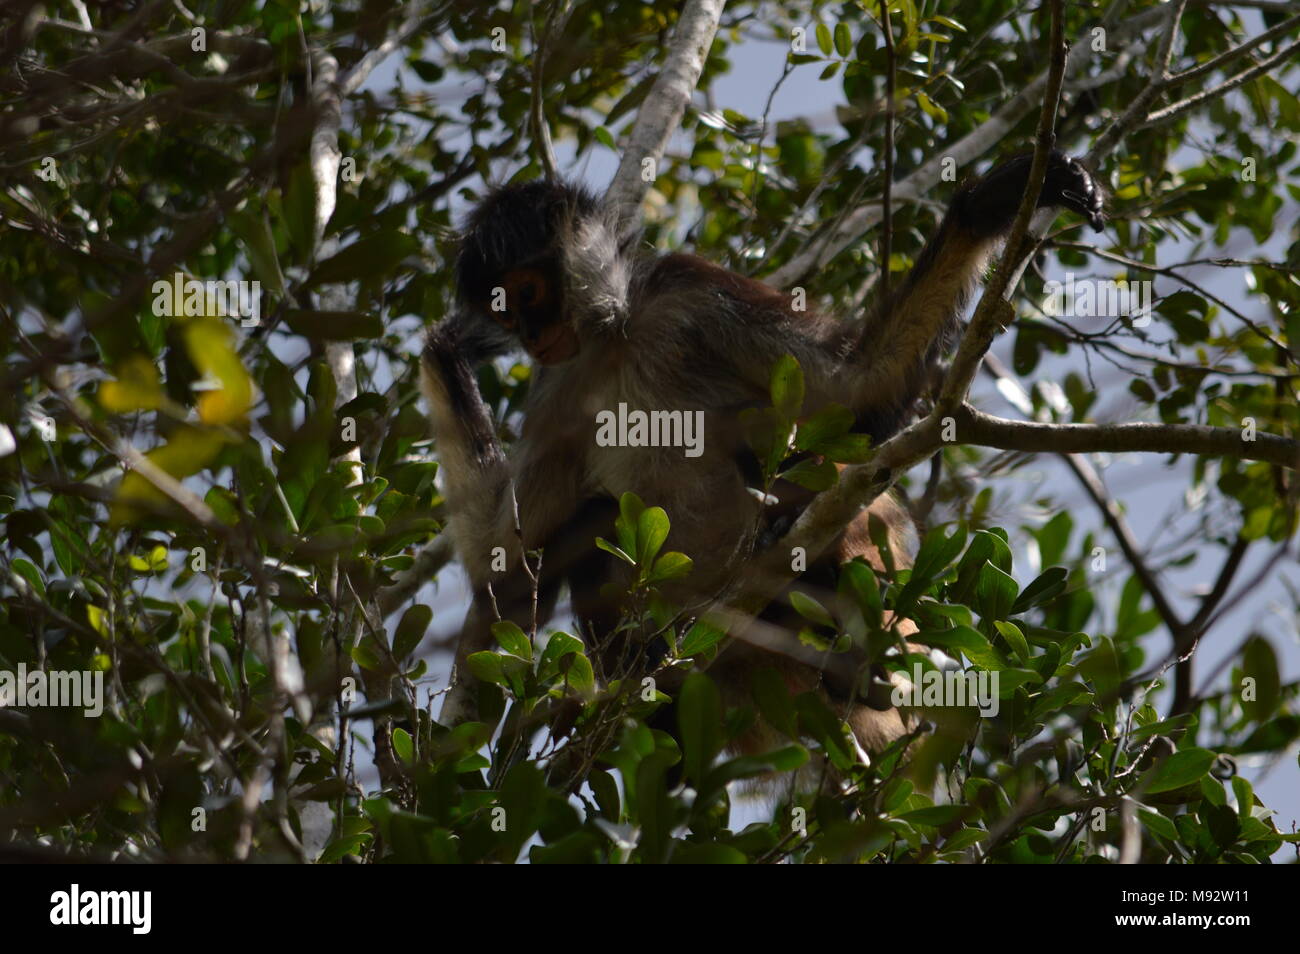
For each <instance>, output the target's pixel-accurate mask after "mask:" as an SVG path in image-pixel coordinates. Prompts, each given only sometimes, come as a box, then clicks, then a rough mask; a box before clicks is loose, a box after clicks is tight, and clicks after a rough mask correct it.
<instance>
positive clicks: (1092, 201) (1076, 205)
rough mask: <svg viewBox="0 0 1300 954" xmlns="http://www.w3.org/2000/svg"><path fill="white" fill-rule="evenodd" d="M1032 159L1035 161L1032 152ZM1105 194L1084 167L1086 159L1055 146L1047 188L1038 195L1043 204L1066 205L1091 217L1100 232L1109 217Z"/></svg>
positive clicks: (1046, 182) (1049, 161) (1049, 162)
mask: <svg viewBox="0 0 1300 954" xmlns="http://www.w3.org/2000/svg"><path fill="white" fill-rule="evenodd" d="M1029 161H1030V162H1033V157H1032V156H1031V157H1030V159H1029ZM1027 176H1028V170H1026V177H1027ZM1103 194H1104V193H1103V192H1102V188H1101V186H1100V185H1099V184H1098V183H1097V180H1096V179H1094V178H1093V176H1092V173H1091V172H1089V171H1088V170H1087V169H1085V168H1084V166H1083V163H1081V162H1080V161H1079V160H1078V159H1072V158H1071V157H1069V156H1067V155H1065V153H1063V152H1058V151H1057V150H1055V149H1053V150H1052V153H1051V155H1050V156H1049V157H1048V160H1047V177H1046V178H1045V179H1044V180H1043V191H1042V192H1041V193H1040V194H1039V196H1038V206H1039V208H1044V207H1047V206H1054V205H1060V206H1065V208H1067V209H1070V210H1072V211H1074V212H1078V213H1079V214H1080V215H1082V216H1083V217H1084V218H1085V219H1087V220H1088V224H1089V225H1091V226H1092V230H1093V231H1094V232H1100V231H1101V229H1102V226H1103V225H1104V224H1105V221H1106V219H1105V214H1104V212H1103V209H1102V197H1103Z"/></svg>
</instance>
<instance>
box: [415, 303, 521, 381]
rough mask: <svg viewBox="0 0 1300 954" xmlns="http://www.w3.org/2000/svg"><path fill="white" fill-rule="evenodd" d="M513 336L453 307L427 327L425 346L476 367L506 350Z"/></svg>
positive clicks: (433, 351) (510, 344)
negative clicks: (444, 316) (438, 320)
mask: <svg viewBox="0 0 1300 954" xmlns="http://www.w3.org/2000/svg"><path fill="white" fill-rule="evenodd" d="M512 344H513V340H512V339H511V337H510V335H509V334H508V333H507V332H506V331H505V330H504V329H502V328H499V327H497V325H495V324H493V323H492V322H490V321H484V320H483V319H481V318H479V317H477V316H476V315H473V314H471V313H469V312H466V311H460V310H457V311H454V312H452V313H451V314H450V315H448V316H447V317H446V318H444V319H442V321H440V322H438V323H437V324H436V325H434V326H433V327H432V328H430V329H429V332H428V335H427V336H426V338H425V348H426V349H427V350H428V351H430V352H432V353H435V354H440V355H445V356H451V355H455V356H456V357H458V358H460V359H461V360H463V361H465V362H466V363H467V364H469V365H470V367H477V366H478V365H480V364H482V363H483V362H485V361H490V360H492V359H493V358H495V357H497V356H498V355H502V354H505V353H506V352H507V351H509V350H510V348H511V346H512Z"/></svg>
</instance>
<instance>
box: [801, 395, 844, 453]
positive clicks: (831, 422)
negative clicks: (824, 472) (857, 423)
mask: <svg viewBox="0 0 1300 954" xmlns="http://www.w3.org/2000/svg"><path fill="white" fill-rule="evenodd" d="M853 423H854V416H853V412H852V411H850V410H849V409H848V408H847V407H845V406H844V405H842V404H828V405H826V406H825V407H824V408H822V409H821V410H819V411H818V412H817V413H816V414H813V415H812V416H811V417H809V418H808V419H807V420H806V421H803V422H802V423H800V424H799V426H798V428H797V430H796V431H795V437H794V446H795V448H796V449H797V450H801V451H812V452H813V453H815V454H820V453H822V451H821V450H819V449H818V446H819V445H820V444H821V442H822V441H828V440H830V439H831V438H834V437H839V436H841V435H842V434H847V433H848V432H849V430H850V429H852V427H853Z"/></svg>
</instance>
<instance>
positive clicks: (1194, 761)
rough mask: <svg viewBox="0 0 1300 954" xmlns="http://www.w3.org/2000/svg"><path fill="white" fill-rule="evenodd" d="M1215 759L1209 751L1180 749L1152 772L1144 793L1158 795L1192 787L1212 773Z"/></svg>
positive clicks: (1148, 776) (1148, 777)
mask: <svg viewBox="0 0 1300 954" xmlns="http://www.w3.org/2000/svg"><path fill="white" fill-rule="evenodd" d="M1214 758H1215V756H1214V753H1213V752H1211V751H1209V750H1208V749H1180V750H1179V751H1177V752H1175V753H1174V754H1173V755H1171V756H1169V758H1167V759H1165V760H1164V761H1163V762H1161V763H1160V764H1159V765H1157V766H1156V767H1155V768H1153V769H1152V770H1151V771H1150V773H1149V774H1148V775H1147V783H1146V785H1145V786H1144V787H1143V791H1145V792H1146V794H1148V795H1156V794H1159V793H1160V792H1172V791H1173V790H1174V789H1176V788H1182V787H1183V786H1184V785H1190V784H1191V783H1192V782H1195V781H1197V780H1198V779H1200V778H1203V777H1204V776H1205V774H1206V773H1207V772H1209V771H1210V766H1211V765H1213V764H1214Z"/></svg>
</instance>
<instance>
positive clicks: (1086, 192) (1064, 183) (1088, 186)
mask: <svg viewBox="0 0 1300 954" xmlns="http://www.w3.org/2000/svg"><path fill="white" fill-rule="evenodd" d="M1033 163H1034V157H1033V155H1032V154H1026V155H1023V156H1016V157H1015V158H1013V159H1008V160H1007V161H1006V162H1004V163H1002V164H1001V165H1000V166H997V167H995V168H994V169H993V170H992V171H991V172H989V173H988V175H986V176H984V177H983V178H982V179H977V180H976V181H975V182H973V183H971V184H970V185H968V186H966V187H965V188H964V189H963V193H964V194H962V195H960V196H959V197H958V201H957V204H956V209H957V212H958V215H959V216H960V220H961V223H962V224H963V225H964V226H966V228H968V229H970V230H971V231H972V232H974V233H976V234H977V235H983V236H991V235H999V234H1001V233H1003V232H1005V231H1006V230H1007V229H1009V228H1010V227H1011V222H1012V220H1013V219H1015V217H1016V210H1017V209H1018V208H1019V207H1020V200H1021V198H1022V197H1023V196H1024V194H1025V188H1026V186H1027V185H1028V184H1029V170H1030V167H1031V166H1032V165H1033ZM1102 198H1103V191H1102V188H1101V186H1100V185H1099V184H1098V183H1097V180H1096V179H1094V178H1093V176H1092V173H1090V172H1089V171H1088V170H1087V169H1085V168H1084V167H1083V164H1082V163H1081V162H1079V160H1077V159H1072V158H1070V157H1069V156H1067V155H1066V154H1065V153H1063V152H1061V151H1059V150H1057V149H1053V150H1052V152H1051V154H1050V155H1049V156H1048V159H1047V175H1046V177H1045V178H1044V179H1043V190H1042V192H1041V193H1039V196H1038V207H1039V208H1049V207H1059V206H1064V207H1065V208H1067V209H1070V210H1071V211H1074V212H1078V213H1079V214H1080V215H1082V216H1083V217H1084V218H1086V219H1087V220H1088V224H1089V225H1091V226H1092V227H1093V230H1094V231H1097V232H1100V231H1101V229H1102V225H1103V224H1104V223H1105V215H1104V212H1103V208H1102Z"/></svg>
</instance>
